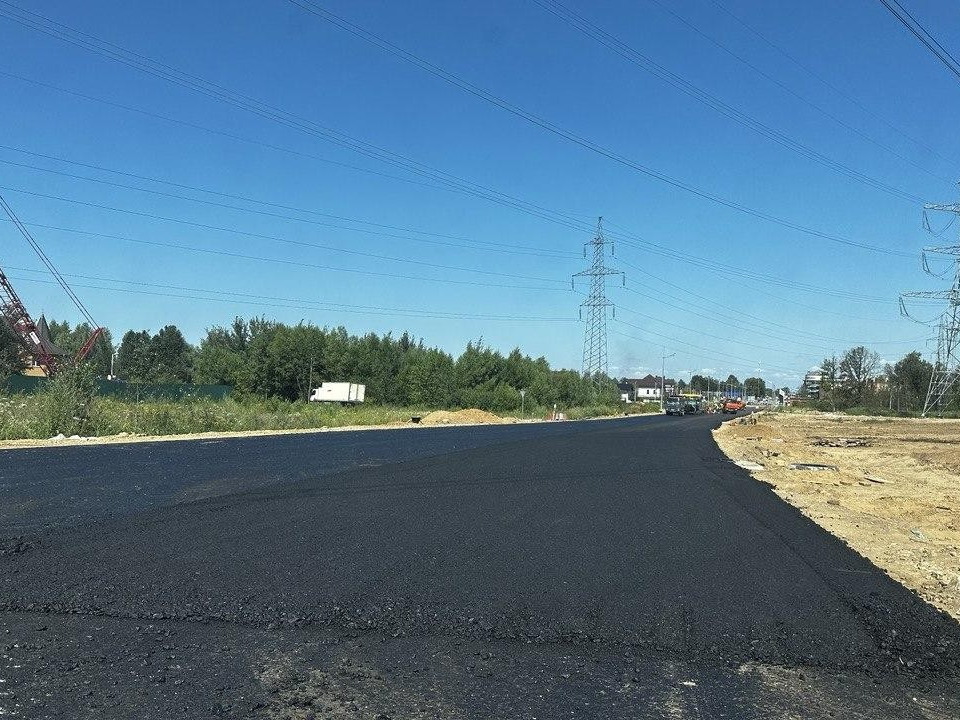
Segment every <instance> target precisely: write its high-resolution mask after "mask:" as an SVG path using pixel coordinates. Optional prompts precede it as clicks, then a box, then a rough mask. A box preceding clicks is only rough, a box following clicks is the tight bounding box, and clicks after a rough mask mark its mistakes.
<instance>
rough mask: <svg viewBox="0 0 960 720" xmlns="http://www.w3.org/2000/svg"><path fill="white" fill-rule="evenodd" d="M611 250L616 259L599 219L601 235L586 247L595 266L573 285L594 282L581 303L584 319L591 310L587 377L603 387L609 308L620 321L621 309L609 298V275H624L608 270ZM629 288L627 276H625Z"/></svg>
mask: <svg viewBox="0 0 960 720" xmlns="http://www.w3.org/2000/svg"><path fill="white" fill-rule="evenodd" d="M607 246H610V254H611V255H613V243H612V242H610V241H608V240H606V239H605V238H604V237H603V218H602V217H601V218H597V234H596V235H595V236H594V238H593V240H591V241H590V242H588V243H585V244H584V246H583V255H584V257H586V256H587V247H591V248H592V251H593V262H592V263H591V264H590V267H589V268H587V269H586V270H582V271H581V272H578V273H576V274H575V275H574V276H573V278H571V283H575V282H576V278H578V277H589V278H590V294H589V295H587V299H586V300H584V301H583V302H582V303H580V319H581V320H582V319H583V310H584V308H586V310H587V324H586V328H585V330H584V335H583V375H584V377H589V378H593V379H594V381H595V382H596V383H598V384H599V382H600V379H601V377H603V376H605V375H606V374H607V308H608V307H609V308H610V309H611V312H612V313H613V316H614V317H616V313H617V309H616V307H615V306H614V304H613V303H612V302H610V300H609V299H608V298H607V294H606V278H607V275H623V273H622V272H620V271H619V270H615V269H613V268H611V267H607V264H606V250H605V248H606V247H607ZM624 284H626V276H624Z"/></svg>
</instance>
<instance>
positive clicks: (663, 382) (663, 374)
mask: <svg viewBox="0 0 960 720" xmlns="http://www.w3.org/2000/svg"><path fill="white" fill-rule="evenodd" d="M664 350H666V348H664ZM674 355H676V353H670V354H669V355H661V356H660V412H663V395H664V393H665V392H666V388H667V358H672V357H673V356H674Z"/></svg>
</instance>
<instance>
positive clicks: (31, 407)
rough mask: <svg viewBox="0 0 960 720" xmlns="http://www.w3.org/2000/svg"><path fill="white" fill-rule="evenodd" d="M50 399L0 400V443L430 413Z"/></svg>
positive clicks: (590, 413) (275, 403) (310, 425)
mask: <svg viewBox="0 0 960 720" xmlns="http://www.w3.org/2000/svg"><path fill="white" fill-rule="evenodd" d="M53 400H54V398H53V397H52V396H51V394H50V393H39V394H37V395H9V396H0V440H21V439H24V440H25V439H45V438H49V437H53V436H54V435H57V434H58V433H63V434H64V435H67V436H70V435H73V434H79V435H83V436H108V435H119V434H120V433H130V434H135V435H182V434H187V433H202V432H240V431H271V430H308V429H314V428H322V427H328V428H332V427H345V426H351V425H390V424H395V423H398V422H403V421H409V420H410V418H411V417H412V416H415V415H420V416H423V415H426V414H427V413H429V412H430V410H431V409H427V408H408V407H386V406H380V405H359V406H346V407H345V406H341V405H333V404H321V403H306V402H287V401H283V400H277V399H263V400H245V401H238V400H233V399H230V398H227V399H225V400H211V399H206V398H204V399H187V400H177V401H165V400H143V401H140V402H135V401H131V400H122V399H117V398H111V397H94V398H93V400H92V402H90V403H89V404H88V405H87V406H85V407H84V408H83V411H82V412H72V410H71V408H72V406H70V407H68V408H67V409H66V410H65V409H64V408H63V407H62V405H63V404H62V403H56V402H53ZM629 410H630V411H631V412H642V411H643V410H642V408H641V406H630V408H629ZM545 412H546V411H545V410H542V409H541V408H530V409H529V412H527V413H526V414H525V417H526V418H542V417H543V416H544V413H545ZM564 412H566V413H567V417H569V418H570V419H582V418H590V417H600V416H605V415H616V414H620V413H621V412H623V410H622V409H621V408H620V407H610V406H592V407H578V408H565V409H564ZM508 414H510V413H508ZM510 415H516V414H515V413H514V414H510Z"/></svg>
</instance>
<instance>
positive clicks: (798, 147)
mask: <svg viewBox="0 0 960 720" xmlns="http://www.w3.org/2000/svg"><path fill="white" fill-rule="evenodd" d="M654 1H656V0H654ZM533 2H535V3H536V4H537V5H539V6H540V7H542V8H543V9H544V10H546V11H547V12H549V13H550V14H552V15H553V16H554V17H557V18H559V19H560V20H562V21H564V22H566V23H567V24H569V25H571V26H572V27H573V28H575V29H576V30H578V31H580V32H581V33H582V34H583V35H586V36H587V37H589V38H591V39H592V40H595V41H596V42H598V43H600V44H601V45H603V46H604V47H606V48H608V49H610V50H612V51H613V52H615V53H616V54H617V55H619V56H620V57H622V58H624V59H625V60H627V61H628V62H631V63H633V64H634V65H637V66H638V67H640V68H641V69H643V70H645V71H647V72H649V73H651V74H652V75H654V76H656V77H658V78H660V79H661V80H663V81H664V82H666V83H667V84H668V85H671V86H673V87H675V88H676V89H678V90H680V92H682V93H684V94H686V95H689V96H690V97H692V98H694V99H695V100H697V101H698V102H700V103H702V104H704V105H706V106H707V107H709V108H712V109H713V110H715V111H717V112H718V113H720V114H721V115H723V116H724V117H726V118H729V119H731V120H733V121H734V122H736V123H738V124H740V125H742V126H744V127H746V128H749V129H751V130H753V131H754V132H756V133H758V134H759V135H762V136H763V137H765V138H767V139H768V140H771V141H772V142H774V143H776V144H777V145H780V146H781V147H784V148H787V149H788V150H792V151H793V152H796V153H798V154H799V155H801V156H803V157H806V158H808V159H810V160H813V161H814V162H817V163H819V164H820V165H823V166H824V167H827V168H829V169H831V170H834V171H836V172H839V173H841V174H843V175H846V176H847V177H849V178H852V179H854V180H856V181H858V182H861V183H863V184H864V185H867V186H868V187H872V188H874V189H876V190H880V191H882V192H885V193H888V194H890V195H893V196H894V197H898V198H900V199H902V200H907V201H908V202H919V201H920V200H921V198H920V197H918V196H916V195H913V194H911V193H909V192H907V191H905V190H901V189H900V188H897V187H894V186H892V185H889V184H887V183H885V182H882V181H880V180H877V179H876V178H873V177H870V176H869V175H866V174H865V173H862V172H860V171H858V170H856V169H854V168H852V167H850V166H849V165H846V164H844V163H842V162H840V161H838V160H834V159H832V158H830V157H828V156H826V155H824V154H823V153H820V152H818V151H817V150H814V149H813V148H811V147H810V146H808V145H805V144H804V143H802V142H800V141H799V140H796V139H795V138H793V137H790V136H789V135H787V134H786V133H784V132H781V131H780V130H777V129H776V128H773V127H771V126H770V125H768V124H766V123H764V122H762V121H760V120H758V119H757V118H755V117H753V116H751V115H749V114H747V113H746V112H744V111H742V110H739V109H737V108H736V107H734V106H732V105H730V104H729V103H727V102H724V101H723V100H721V99H720V98H718V97H717V96H716V95H712V94H710V93H709V92H707V91H706V90H704V89H703V88H700V87H698V86H696V85H694V84H693V83H691V82H689V81H688V80H686V79H684V78H683V77H681V76H680V75H677V74H676V73H674V72H671V71H670V70H668V69H667V68H665V67H664V66H662V65H660V64H659V63H657V62H655V61H654V60H652V59H651V58H649V57H647V56H646V55H644V54H643V53H641V52H640V51H638V50H636V49H635V48H633V47H631V46H630V45H628V44H626V43H625V42H623V41H622V40H621V39H620V38H618V37H616V36H615V35H612V34H611V33H609V32H607V31H606V30H604V29H603V28H601V27H600V26H598V25H596V24H595V23H593V22H591V21H590V20H588V19H587V18H585V17H584V16H583V15H580V14H578V13H576V12H574V11H573V10H570V9H569V8H568V7H566V6H565V5H563V4H561V3H559V2H557V1H556V0H533ZM671 14H674V15H675V16H676V17H678V18H679V16H678V15H676V14H675V13H672V11H671ZM681 19H682V18H681ZM688 24H689V23H688ZM840 122H841V124H842V121H840ZM851 129H852V128H851ZM855 132H856V131H855Z"/></svg>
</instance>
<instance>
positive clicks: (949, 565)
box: [714, 412, 960, 620]
mask: <svg viewBox="0 0 960 720" xmlns="http://www.w3.org/2000/svg"><path fill="white" fill-rule="evenodd" d="M714 438H715V439H716V441H717V443H718V445H719V446H720V448H721V449H722V450H723V451H724V453H726V455H727V456H728V457H730V458H731V459H732V460H734V461H735V462H740V463H742V464H743V466H744V467H746V468H747V469H748V470H750V471H751V473H752V475H753V476H754V477H755V478H756V479H757V480H759V481H761V482H763V483H767V484H769V485H771V486H772V487H773V489H774V491H775V492H776V493H777V495H779V496H780V497H781V498H783V499H784V500H786V501H787V502H789V503H791V504H792V505H794V506H795V507H797V508H798V509H799V510H800V511H801V512H803V514H804V515H806V516H807V517H809V518H811V519H812V520H814V521H815V522H816V523H817V524H819V525H820V526H821V527H823V528H824V529H826V530H828V531H829V532H831V533H833V534H834V535H836V536H837V537H838V538H840V539H842V540H843V541H844V542H846V543H847V544H848V545H849V546H850V547H851V548H853V549H854V550H856V551H857V552H858V553H860V554H861V555H863V556H864V557H866V558H867V559H869V560H870V561H871V562H872V563H874V564H875V565H876V566H877V567H879V568H881V569H883V570H884V571H885V572H886V573H887V574H888V575H890V577H892V578H893V579H895V580H897V581H898V582H900V583H902V584H903V585H905V586H906V587H908V588H910V589H912V590H914V591H916V592H917V593H918V594H919V595H920V596H921V597H923V598H924V599H925V600H926V601H927V602H929V603H931V604H932V605H934V606H936V607H937V608H939V609H941V610H943V611H945V612H947V613H949V614H950V615H952V616H953V617H954V618H955V619H957V620H960V421H957V420H933V419H924V420H920V419H905V418H884V417H855V416H845V415H840V414H834V413H768V412H764V413H757V414H755V415H751V416H749V417H746V418H739V419H737V420H734V421H731V422H727V423H724V424H723V426H721V427H720V428H719V429H718V430H715V431H714ZM795 464H820V465H827V466H833V467H832V468H827V469H819V470H817V469H791V465H795ZM833 468H835V469H833Z"/></svg>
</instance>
